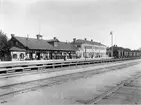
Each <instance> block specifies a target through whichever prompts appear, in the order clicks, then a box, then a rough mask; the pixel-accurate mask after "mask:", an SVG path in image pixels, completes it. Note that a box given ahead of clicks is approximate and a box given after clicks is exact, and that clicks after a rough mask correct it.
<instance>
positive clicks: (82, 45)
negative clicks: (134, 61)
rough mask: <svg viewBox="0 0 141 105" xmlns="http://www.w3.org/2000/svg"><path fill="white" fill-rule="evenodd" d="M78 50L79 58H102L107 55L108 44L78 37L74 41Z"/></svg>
mask: <svg viewBox="0 0 141 105" xmlns="http://www.w3.org/2000/svg"><path fill="white" fill-rule="evenodd" d="M72 44H74V45H75V46H76V47H77V48H78V51H77V52H76V54H77V56H78V57H79V58H100V57H106V48H107V47H106V46H105V45H104V44H101V43H98V42H95V41H93V40H91V41H89V40H87V39H86V38H85V39H84V40H83V39H76V38H74V39H73V41H72Z"/></svg>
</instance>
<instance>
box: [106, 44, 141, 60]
mask: <svg viewBox="0 0 141 105" xmlns="http://www.w3.org/2000/svg"><path fill="white" fill-rule="evenodd" d="M111 53H112V47H109V48H107V55H108V56H109V57H111V55H112V54H111ZM139 56H141V51H139V50H131V49H129V48H123V47H119V46H117V45H114V46H113V57H114V58H128V57H139Z"/></svg>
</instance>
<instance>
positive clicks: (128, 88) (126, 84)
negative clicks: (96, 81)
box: [76, 72, 141, 105]
mask: <svg viewBox="0 0 141 105" xmlns="http://www.w3.org/2000/svg"><path fill="white" fill-rule="evenodd" d="M138 79H140V80H139V81H141V72H137V73H136V74H135V75H133V76H132V77H130V78H128V79H127V80H124V81H121V83H119V84H117V85H116V86H109V87H108V86H107V88H108V89H107V90H106V91H104V92H103V93H102V94H100V95H99V96H96V97H95V98H94V99H91V100H86V101H84V100H76V102H78V103H81V104H89V105H94V104H141V100H140V97H141V95H140V92H139V91H140V90H141V84H140V86H136V85H135V83H136V80H138ZM131 83H134V85H131ZM135 91H136V93H135ZM116 94H118V97H117V96H116ZM120 95H121V96H120ZM133 95H134V97H133ZM137 96H139V98H138V99H136V98H137ZM123 97H126V98H128V102H124V101H125V99H124V98H123ZM122 98H123V99H124V101H123V102H122V103H121V100H122ZM129 98H130V99H131V100H130V99H129ZM133 98H134V99H133ZM115 100H118V101H115ZM132 100H133V101H132Z"/></svg>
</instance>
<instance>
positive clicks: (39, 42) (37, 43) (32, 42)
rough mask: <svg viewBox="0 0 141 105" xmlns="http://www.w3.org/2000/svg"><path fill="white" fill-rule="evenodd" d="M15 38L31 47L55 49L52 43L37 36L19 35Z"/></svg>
mask: <svg viewBox="0 0 141 105" xmlns="http://www.w3.org/2000/svg"><path fill="white" fill-rule="evenodd" d="M15 38H16V39H17V40H18V41H19V42H20V43H21V44H23V45H24V46H25V47H28V48H29V49H40V50H54V48H53V46H52V45H50V44H49V43H48V42H47V41H46V40H43V39H35V38H26V37H17V36H15Z"/></svg>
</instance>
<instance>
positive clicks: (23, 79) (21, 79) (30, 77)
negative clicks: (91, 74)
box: [0, 61, 134, 87]
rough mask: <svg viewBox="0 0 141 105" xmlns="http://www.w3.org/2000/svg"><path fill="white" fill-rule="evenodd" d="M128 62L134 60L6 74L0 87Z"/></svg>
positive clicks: (0, 81) (1, 80) (0, 79)
mask: <svg viewBox="0 0 141 105" xmlns="http://www.w3.org/2000/svg"><path fill="white" fill-rule="evenodd" d="M129 62H134V61H126V62H114V63H109V64H108V65H107V64H102V65H96V66H90V67H82V68H76V69H72V68H68V70H62V71H60V70H59V71H57V70H56V71H55V72H42V71H39V72H37V73H34V74H28V75H20V76H13V77H8V75H7V77H6V78H0V87H2V86H6V85H12V84H18V83H24V82H28V81H35V80H40V79H47V78H51V77H57V76H62V75H67V74H72V73H78V72H84V71H89V70H99V69H102V68H106V67H110V66H111V67H112V66H115V65H120V64H126V63H129ZM60 69H61V68H60ZM105 70H106V69H105Z"/></svg>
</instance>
